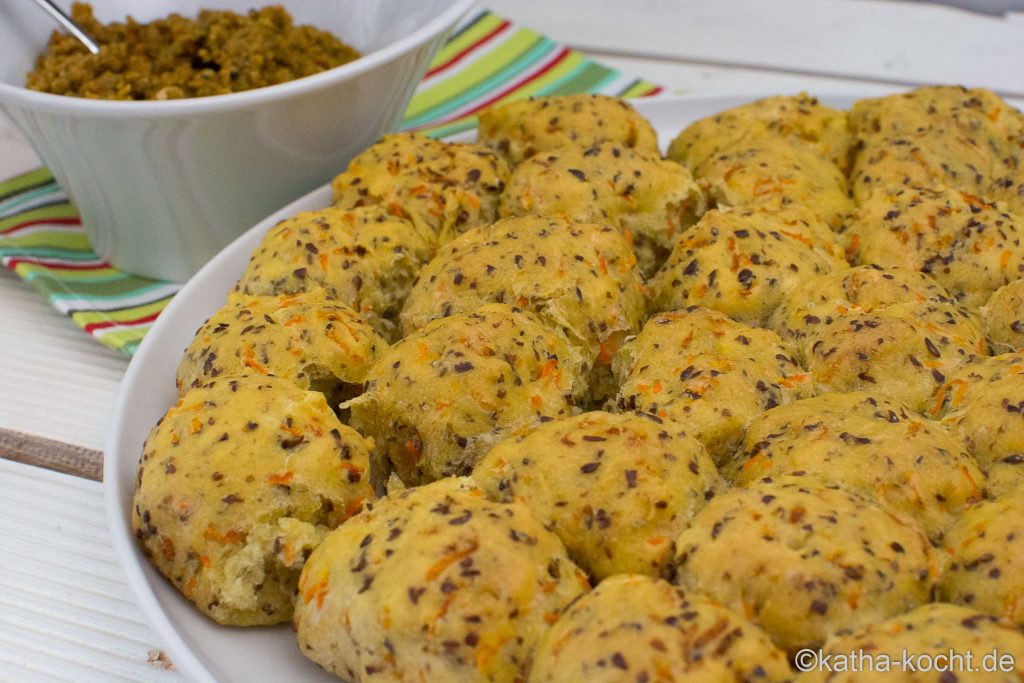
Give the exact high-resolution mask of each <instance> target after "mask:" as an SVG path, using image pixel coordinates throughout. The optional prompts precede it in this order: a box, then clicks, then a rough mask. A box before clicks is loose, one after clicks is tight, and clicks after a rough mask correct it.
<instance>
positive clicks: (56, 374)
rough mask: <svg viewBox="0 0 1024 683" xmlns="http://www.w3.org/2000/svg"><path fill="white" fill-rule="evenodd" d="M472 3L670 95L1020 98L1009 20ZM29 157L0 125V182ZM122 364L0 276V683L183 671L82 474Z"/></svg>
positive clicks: (679, 3)
mask: <svg viewBox="0 0 1024 683" xmlns="http://www.w3.org/2000/svg"><path fill="white" fill-rule="evenodd" d="M487 4H488V6H489V7H491V8H493V9H494V10H495V11H497V12H499V13H501V14H504V15H505V16H507V17H509V18H511V19H513V20H515V21H518V22H519V23H522V24H523V25H526V26H530V27H533V28H535V29H537V30H539V31H541V32H543V33H546V34H547V35H549V36H551V37H552V38H555V39H556V40H560V41H563V42H566V43H568V44H569V45H571V46H573V47H576V48H579V49H582V50H584V51H586V52H588V53H590V54H591V55H593V56H594V57H596V58H597V59H599V60H600V61H602V62H604V63H606V64H608V65H609V66H613V67H617V68H619V69H622V70H623V71H626V72H629V73H632V74H634V75H637V76H643V77H646V78H648V79H649V80H652V81H655V82H659V83H661V84H663V85H665V86H666V88H667V90H668V91H670V92H671V91H673V90H687V91H692V92H707V93H727V92H730V93H736V92H746V91H750V92H778V93H794V92H798V91H801V90H807V91H809V92H812V93H815V92H818V93H821V92H836V93H868V92H871V91H872V90H873V89H876V88H877V87H878V85H879V84H884V85H915V84H923V83H964V84H967V85H973V86H984V87H989V88H992V89H994V90H996V91H998V92H1000V93H1001V94H1003V95H1006V96H1009V97H1012V98H1013V100H1014V103H1015V104H1016V105H1017V106H1018V107H1020V106H1022V104H1024V100H1022V99H1018V98H1024V68H1021V66H1022V65H1024V16H1021V15H1013V14H1011V15H1009V16H1004V17H992V16H984V15H976V14H969V13H965V12H963V11H959V10H955V9H950V8H948V7H941V6H937V5H927V4H918V3H914V4H909V3H906V4H905V3H900V2H882V1H879V0H774V1H772V2H767V1H763V0H719V1H718V2H706V1H704V0H632V1H631V2H626V3H624V2H621V1H617V2H616V1H613V0H562V1H561V2H557V3H553V2H550V1H549V0H492V1H491V2H489V3H487ZM38 164H39V162H38V160H37V159H36V157H35V155H34V154H33V153H32V151H31V150H30V149H29V148H28V146H27V145H26V144H25V142H24V140H23V139H22V138H21V135H20V134H19V133H18V132H17V131H16V130H15V129H13V127H12V126H11V125H10V124H9V123H8V122H7V121H6V120H4V119H2V118H0V177H8V176H10V175H13V174H15V173H17V172H20V171H23V170H27V169H29V168H33V167H35V166H37V165H38ZM126 366H127V361H126V359H125V358H123V357H121V356H119V355H117V354H115V353H114V352H112V351H108V350H106V349H104V348H103V347H101V346H99V345H98V344H97V343H96V342H94V341H93V340H92V339H91V338H90V337H88V336H87V335H85V334H84V333H83V332H80V331H79V330H78V329H77V328H75V327H74V325H73V324H72V323H71V321H70V320H69V319H67V318H65V317H63V316H62V315H60V314H59V313H57V312H56V311H54V310H53V309H51V308H50V307H49V306H48V305H46V304H45V303H44V302H43V301H42V299H40V298H39V297H38V296H37V295H36V294H35V292H33V291H32V290H31V289H30V288H29V287H28V285H26V284H24V283H22V282H21V281H19V280H18V279H17V278H16V277H15V276H14V275H13V274H11V273H10V272H7V271H4V272H2V273H0V538H2V539H3V540H4V541H5V542H6V548H5V552H3V553H0V681H12V682H14V681H17V682H18V683H21V682H22V681H56V680H65V681H76V682H78V681H112V680H114V681H116V680H129V681H179V680H181V679H182V677H181V675H180V674H178V673H177V672H175V671H173V670H170V669H169V668H168V665H167V664H166V662H164V661H162V660H161V657H160V655H161V652H160V649H159V648H160V644H159V643H158V642H156V640H155V639H154V637H153V635H152V633H151V632H150V631H149V629H148V627H147V626H146V624H145V622H144V619H143V618H142V616H141V614H140V612H139V610H138V609H137V608H136V607H135V605H134V603H133V601H132V596H131V595H130V594H129V591H128V588H127V586H126V585H125V583H124V580H123V578H122V575H121V571H120V568H119V567H118V566H117V565H116V562H115V561H114V559H113V552H112V549H111V546H110V541H109V539H108V532H107V528H106V523H105V519H104V515H103V511H102V506H103V500H102V494H101V491H100V484H99V483H98V481H96V480H98V479H99V478H100V476H101V472H100V470H99V469H98V468H97V467H95V463H97V462H98V451H99V450H100V449H101V448H102V443H103V440H104V437H105V433H106V429H107V425H108V423H109V422H110V419H111V416H112V407H113V404H114V396H115V393H116V391H117V389H118V385H119V383H120V380H121V377H122V375H123V373H124V371H125V368H126ZM17 460H21V461H25V460H28V461H32V462H46V463H48V464H49V465H50V467H51V468H52V469H44V468H42V467H38V466H33V465H29V464H23V462H15V461H17ZM90 463H92V464H93V468H92V469H91V470H90V469H89V464H90ZM53 469H56V470H59V471H68V470H73V471H75V472H76V475H69V474H61V473H59V472H55V471H53ZM83 475H84V476H83ZM90 478H91V479H90Z"/></svg>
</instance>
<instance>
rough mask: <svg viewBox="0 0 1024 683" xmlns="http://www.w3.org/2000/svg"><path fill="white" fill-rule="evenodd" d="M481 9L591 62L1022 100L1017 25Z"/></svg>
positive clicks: (669, 9)
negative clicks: (666, 63) (639, 61)
mask: <svg viewBox="0 0 1024 683" xmlns="http://www.w3.org/2000/svg"><path fill="white" fill-rule="evenodd" d="M487 4H488V7H489V8H490V9H493V10H495V11H496V12H498V13H500V14H503V15H505V16H507V17H510V18H511V19H513V20H515V21H518V22H520V23H522V24H523V25H525V26H530V27H533V28H536V29H537V30H539V31H542V32H544V33H545V34H546V35H548V36H550V37H551V38H554V39H555V40H558V41H561V42H565V43H567V44H569V45H570V46H572V47H575V48H577V49H579V50H582V51H584V52H592V53H594V54H595V55H597V56H600V55H606V54H613V53H614V54H619V55H622V56H632V57H648V58H659V59H671V60H675V61H684V62H691V63H701V64H707V65H719V66H735V67H744V68H748V69H759V70H762V71H766V72H767V71H775V72H783V73H788V74H791V75H797V74H803V75H806V76H827V77H832V78H836V77H839V78H853V79H859V80H861V81H873V82H876V83H885V84H892V85H921V84H930V83H963V84H965V85H972V86H983V87H987V88H991V89H993V90H996V91H997V92H1001V93H1003V94H1007V95H1013V96H1018V97H1020V96H1024V69H1021V68H1020V55H1021V45H1024V23H1022V22H1021V21H1020V20H1019V18H1018V19H1014V20H1010V19H1007V18H1005V17H993V16H986V15H982V14H975V13H972V12H966V11H963V10H959V9H956V8H952V7H943V6H938V5H932V4H925V3H906V2H877V1H875V0H774V2H760V1H757V0H718V1H717V2H706V0H634V1H633V2H631V3H629V5H628V7H627V6H624V5H623V3H622V2H620V1H619V0H589V1H588V2H587V3H586V6H585V7H583V3H580V2H557V3H553V2H550V1H549V0H491V1H490V2H488V3H487ZM643 75H644V76H645V77H650V76H649V75H648V74H643Z"/></svg>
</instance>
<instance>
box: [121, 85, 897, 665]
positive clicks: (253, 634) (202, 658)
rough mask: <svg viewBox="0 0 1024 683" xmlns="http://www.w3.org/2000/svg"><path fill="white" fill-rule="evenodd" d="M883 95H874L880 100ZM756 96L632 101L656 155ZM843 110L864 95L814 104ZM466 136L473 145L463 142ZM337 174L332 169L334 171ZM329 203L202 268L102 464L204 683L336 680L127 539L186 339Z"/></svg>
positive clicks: (156, 328)
mask: <svg viewBox="0 0 1024 683" xmlns="http://www.w3.org/2000/svg"><path fill="white" fill-rule="evenodd" d="M889 92H892V91H891V90H879V93H878V94H879V95H882V94H887V93H889ZM766 96H767V95H765V94H758V93H748V94H741V95H682V96H674V97H663V98H655V99H650V100H637V101H635V102H634V105H635V106H636V108H637V109H638V110H639V111H640V113H641V114H643V115H644V116H645V117H647V119H648V120H649V121H650V122H651V124H652V125H653V126H654V128H655V130H656V131H657V133H658V139H659V142H660V144H661V146H662V148H664V147H665V146H666V145H667V144H668V142H669V141H670V140H671V139H672V137H674V136H675V135H676V134H677V133H678V132H679V131H680V130H681V129H682V128H683V127H685V126H686V125H687V124H689V123H691V122H693V121H696V120H697V119H700V118H703V117H705V116H710V115H712V114H715V113H718V112H720V111H722V110H724V109H728V108H730V107H735V106H738V105H740V104H744V103H747V102H750V101H752V100H755V99H759V98H761V97H766ZM820 97H821V100H822V102H824V103H825V104H828V105H830V106H833V107H838V108H842V109H847V108H849V107H850V106H852V104H853V103H854V102H855V101H856V100H857V99H859V98H860V97H863V95H857V96H853V95H821V96H820ZM469 137H472V135H470V136H469ZM339 170H340V169H339ZM329 203H330V187H329V186H324V187H321V188H319V189H317V190H314V191H313V192H311V193H309V194H308V195H306V196H304V197H302V198H301V199H298V200H296V201H294V202H292V203H291V204H289V205H288V206H286V207H284V208H283V209H281V210H280V211H277V212H276V213H274V214H271V215H270V216H268V217H267V218H266V219H264V220H263V221H261V222H260V223H258V224H257V225H255V226H254V227H253V228H252V229H250V230H249V231H248V232H246V233H244V234H243V235H242V236H241V237H239V238H238V239H236V240H235V241H234V242H232V243H231V244H230V245H228V246H227V247H226V248H225V249H224V250H223V251H222V252H220V253H219V254H218V255H217V256H216V257H214V259H213V260H211V261H210V262H209V263H207V264H206V265H205V266H204V267H203V268H202V270H200V271H199V272H198V273H197V274H196V275H195V277H193V278H192V279H191V280H190V281H189V282H188V284H186V285H185V286H184V287H183V288H182V290H181V291H180V292H179V293H178V295H177V296H176V297H174V300H173V301H171V303H170V305H169V306H168V307H167V309H166V310H165V311H164V312H163V313H162V314H161V315H160V317H159V319H157V321H156V324H155V325H153V328H152V329H151V330H150V332H149V334H147V335H146V338H145V340H144V341H143V343H142V345H141V346H140V347H139V350H138V353H136V355H135V358H134V359H132V362H131V364H130V365H129V366H128V370H127V372H126V373H125V376H124V381H123V382H122V383H121V390H120V392H119V394H118V398H117V403H116V405H115V408H114V420H113V423H112V425H111V429H110V434H109V436H108V438H107V445H106V452H105V457H104V482H103V484H104V488H105V489H106V499H107V517H108V521H109V524H110V528H111V532H112V534H113V540H114V549H115V552H116V554H117V557H118V560H119V561H120V563H121V566H122V567H123V568H124V570H125V573H126V574H127V576H128V581H129V583H130V584H131V587H132V589H133V591H134V592H135V596H136V598H137V600H138V603H139V605H140V606H141V607H142V611H143V612H144V613H145V614H146V617H147V618H148V619H149V621H150V622H151V623H152V625H153V627H154V628H155V629H156V632H157V634H158V635H159V637H160V639H161V642H162V644H163V646H164V647H165V648H166V649H167V651H168V653H169V654H170V658H171V660H172V661H173V662H174V663H175V665H176V666H177V667H178V669H179V670H181V671H182V672H184V673H185V675H186V676H188V677H189V678H191V679H193V680H196V681H202V682H203V683H212V682H213V681H219V682H221V683H235V682H243V681H244V682H246V683H251V682H252V681H295V682H299V681H303V682H305V681H337V679H336V678H334V677H333V676H332V675H330V674H328V673H326V672H324V671H323V670H322V669H320V668H319V667H317V666H316V665H315V664H313V663H312V662H310V661H309V660H308V659H306V658H305V657H304V656H302V654H301V653H300V652H299V648H298V646H297V644H296V640H295V637H294V635H293V634H292V631H291V628H290V626H289V625H287V624H285V625H280V626H275V627H260V628H244V629H243V628H232V627H225V626H219V625H217V624H216V623H214V622H213V621H211V620H210V619H209V618H207V617H206V616H204V615H203V614H201V613H200V612H199V611H198V610H196V609H195V608H194V607H193V605H192V603H190V602H189V601H188V600H186V599H185V598H184V597H183V596H182V595H181V594H180V593H179V592H178V591H177V589H176V588H174V586H172V585H171V583H170V582H169V581H167V580H166V579H164V577H163V576H162V575H160V574H159V573H158V572H157V571H156V570H155V569H153V567H152V566H151V565H150V564H149V562H148V561H147V560H146V558H145V557H144V556H143V554H142V552H141V550H140V548H139V545H138V543H137V542H136V540H135V537H134V536H133V534H132V530H131V501H132V493H133V490H134V479H135V466H136V463H137V462H138V458H139V454H140V453H141V452H142V445H143V442H144V441H145V439H146V435H147V434H148V432H149V430H150V428H151V427H152V426H153V424H155V423H156V421H157V420H158V419H159V418H160V417H161V416H162V415H163V413H164V411H166V410H167V408H169V407H170V406H171V405H172V404H173V403H174V402H175V400H176V399H177V396H176V391H175V386H174V373H175V370H176V369H177V366H178V362H179V360H180V359H181V356H182V354H183V353H184V350H185V347H186V346H188V344H189V342H190V341H191V340H192V337H193V335H194V334H195V331H196V330H197V329H198V328H199V326H200V325H202V324H203V322H204V321H205V320H206V319H207V318H208V317H210V315H212V314H213V313H214V311H216V310H217V309H218V308H220V307H221V306H222V305H223V304H224V302H225V299H226V297H227V294H228V292H229V291H230V290H231V288H232V287H233V286H234V284H235V282H236V281H237V280H238V278H239V277H241V275H242V272H243V271H244V270H245V266H246V264H247V263H248V262H249V257H250V255H251V254H252V252H253V250H254V249H255V248H256V247H257V246H258V245H259V243H260V241H261V240H262V238H263V235H264V234H265V233H266V232H267V230H269V229H270V228H271V227H272V226H273V225H275V224H276V223H277V222H278V221H281V220H283V219H285V218H288V217H290V216H293V215H294V214H296V213H298V212H300V211H309V210H313V209H319V208H322V207H325V206H327V205H328V204H329Z"/></svg>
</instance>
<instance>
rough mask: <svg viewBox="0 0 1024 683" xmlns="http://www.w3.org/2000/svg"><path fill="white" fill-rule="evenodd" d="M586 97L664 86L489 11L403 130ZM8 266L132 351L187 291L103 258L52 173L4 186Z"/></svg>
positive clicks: (451, 50) (424, 90)
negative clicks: (526, 101) (503, 106)
mask: <svg viewBox="0 0 1024 683" xmlns="http://www.w3.org/2000/svg"><path fill="white" fill-rule="evenodd" d="M580 92H589V93H603V94H607V95H617V96H621V97H643V96H647V95H655V94H657V93H659V92H661V88H660V87H658V86H656V85H653V84H651V83H648V82H646V81H642V80H638V79H632V78H628V77H626V76H624V75H623V74H621V73H619V72H618V71H616V70H614V69H609V68H607V67H605V66H602V65H600V64H598V63H596V62H594V61H592V60H590V59H588V58H587V57H585V56H583V55H582V54H580V53H579V52H576V51H574V50H570V49H569V48H567V47H565V46H564V45H559V44H558V43H555V42H554V41H552V40H550V39H549V38H546V37H544V36H542V35H539V34H538V33H536V32H535V31H531V30H530V29H527V28H523V27H521V26H517V25H515V24H513V23H512V22H510V21H508V20H507V19H504V18H502V17H500V16H497V15H495V14H493V13H491V12H487V11H484V12H481V13H479V14H477V15H475V16H472V17H470V18H468V19H467V20H466V21H464V22H463V23H462V24H461V25H460V26H459V27H458V28H457V29H456V30H455V32H454V33H453V34H452V35H451V37H450V38H449V39H448V42H447V43H446V44H445V45H444V47H442V49H441V50H440V51H439V52H438V54H437V56H436V57H435V58H434V62H433V63H432V64H431V67H430V69H429V70H428V71H427V74H426V76H425V77H424V79H423V82H422V83H421V84H420V86H419V87H418V88H417V90H416V94H415V95H414V96H413V99H412V101H411V102H410V104H409V109H408V111H407V112H406V114H405V118H404V120H403V121H402V124H401V127H402V129H403V130H420V131H425V132H427V133H429V134H431V135H436V136H438V137H444V136H448V135H453V134H455V133H458V132H461V131H464V130H468V129H470V128H473V127H474V126H475V125H476V118H475V114H476V113H477V112H478V111H480V110H481V109H484V108H486V107H488V106H491V105H493V104H496V103H499V102H506V101H511V100H515V99H522V98H526V97H530V96H535V95H566V94H571V93H580ZM340 170H341V169H339V171H340ZM0 264H3V265H4V266H7V267H8V268H10V269H11V270H13V271H14V272H15V273H17V274H18V276H19V277H21V278H22V279H24V280H25V281H27V282H29V283H31V284H32V286H33V287H35V288H36V290H37V291H38V292H39V293H40V294H41V295H42V296H44V297H46V299H47V301H48V302H49V303H50V304H51V305H52V306H53V307H54V308H56V309H58V310H59V311H61V312H62V313H64V314H65V315H68V316H70V317H71V319H72V320H73V321H74V322H75V324H76V325H78V326H79V327H80V328H82V329H83V330H85V331H86V332H88V333H89V334H91V335H92V336H93V337H94V338H95V339H96V340H97V341H99V342H100V343H102V344H104V345H105V346H109V347H110V348H113V349H117V350H118V351H121V352H123V353H125V354H128V355H131V354H133V353H134V352H135V350H136V349H137V348H138V346H139V343H140V342H141V341H142V338H143V337H144V336H145V334H146V332H147V331H148V330H149V328H150V327H151V326H152V324H153V321H154V320H156V318H157V316H158V315H160V312H161V311H162V310H163V309H164V308H165V307H166V306H167V303H168V302H169V301H170V300H171V297H173V296H174V294H175V293H176V292H177V291H178V289H179V288H180V286H181V285H180V284H178V283H173V282H166V281H160V280H149V279H146V278H141V277H136V276H134V275H130V274H128V273H125V272H122V271H120V270H117V269H116V268H113V267H111V266H110V265H109V264H107V263H105V262H103V261H102V260H101V259H100V258H99V257H98V256H97V255H96V253H95V252H93V251H92V247H91V245H90V244H89V240H88V238H87V237H86V235H85V233H84V232H83V231H82V226H81V224H80V222H79V220H78V214H77V213H76V212H75V208H74V206H72V204H71V203H70V202H69V201H68V198H67V196H66V195H65V194H64V192H63V191H62V190H61V188H60V187H58V185H57V184H56V182H54V180H53V176H51V175H50V173H49V171H47V170H46V169H44V168H40V169H37V170H35V171H31V172H29V173H26V174H24V175H21V176H18V177H15V178H11V179H10V180H7V181H5V182H0Z"/></svg>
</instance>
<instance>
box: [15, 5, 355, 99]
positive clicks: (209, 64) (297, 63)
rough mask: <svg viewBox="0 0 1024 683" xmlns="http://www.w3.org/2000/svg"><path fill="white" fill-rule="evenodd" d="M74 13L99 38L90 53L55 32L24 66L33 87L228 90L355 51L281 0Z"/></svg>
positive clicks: (136, 92) (103, 94)
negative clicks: (191, 13) (113, 14)
mask: <svg viewBox="0 0 1024 683" xmlns="http://www.w3.org/2000/svg"><path fill="white" fill-rule="evenodd" d="M71 16H72V19H74V21H75V22H77V23H78V25H79V26H81V27H82V28H83V30H85V32H86V33H87V34H89V36H90V37H91V38H93V40H95V41H96V43H97V44H98V45H99V46H100V52H99V54H96V55H93V54H90V53H89V52H88V51H87V50H86V49H85V48H84V47H83V46H82V45H81V44H80V43H79V42H78V40H77V39H75V38H74V37H72V36H70V35H67V34H64V33H60V32H54V33H53V35H52V36H51V37H50V42H49V44H48V45H47V47H46V51H45V52H44V53H43V54H42V55H40V56H39V58H38V60H37V61H36V68H35V70H34V71H32V72H31V73H29V74H28V77H27V79H26V85H27V87H28V88H30V89H32V90H40V91H43V92H48V93H53V94H56V95H70V96H74V97H86V98H90V99H105V100H169V99H179V98H186V97H205V96H208V95H225V94H228V93H233V92H241V91H243V90H252V89H254V88H262V87H265V86H268V85H276V84H278V83H284V82H286V81H291V80H295V79H296V78H302V77H303V76H310V75H313V74H316V73H319V72H321V71H326V70H327V69H332V68H334V67H336V66H340V65H342V64H344V63H346V62H350V61H352V60H353V59H356V58H358V57H359V56H360V55H359V53H358V52H357V51H356V50H354V49H353V48H351V47H349V46H348V45H346V44H345V43H343V42H342V41H341V40H339V39H338V38H337V37H335V36H334V35H332V34H330V33H328V32H327V31H322V30H320V29H318V28H315V27H313V26H296V25H295V24H293V23H292V18H291V16H290V15H289V14H288V12H287V11H286V10H285V9H284V8H283V7H281V6H280V5H273V6H268V7H262V8H259V9H253V10H249V12H248V13H247V14H244V15H243V14H236V13H235V12H230V11H222V10H201V11H200V12H199V16H198V17H196V18H194V19H192V18H187V17H183V16H181V15H179V14H171V15H170V16H168V17H167V18H165V19H157V20H155V21H152V22H149V23H139V22H138V21H136V20H135V19H133V18H132V17H130V16H129V17H128V18H127V19H126V20H125V21H124V22H113V23H110V24H103V23H101V22H99V21H98V20H97V19H96V18H95V17H94V16H93V10H92V6H91V5H89V4H88V3H75V4H74V5H73V6H72V9H71Z"/></svg>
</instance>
